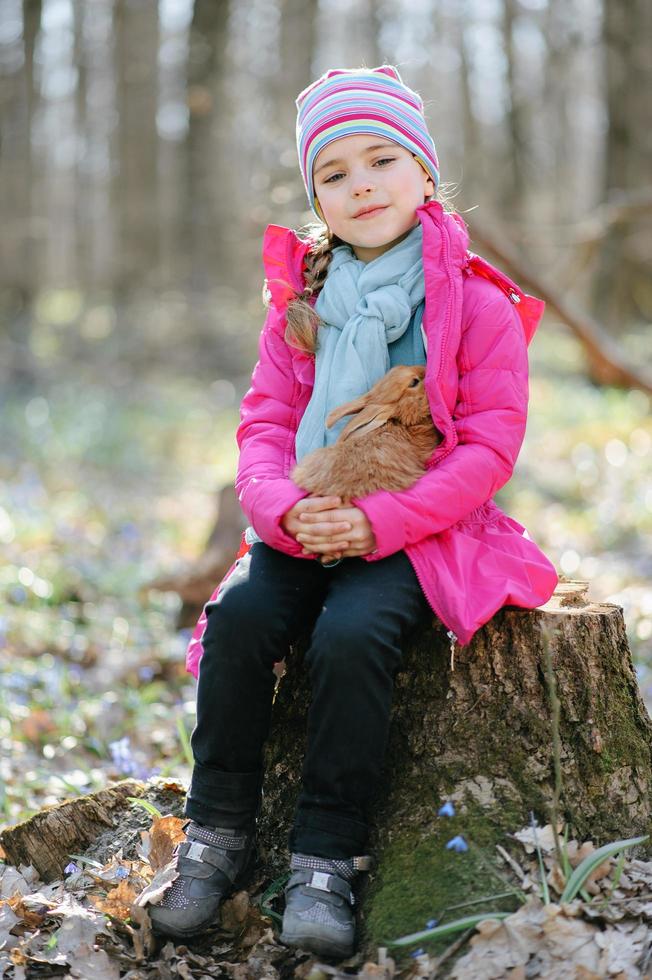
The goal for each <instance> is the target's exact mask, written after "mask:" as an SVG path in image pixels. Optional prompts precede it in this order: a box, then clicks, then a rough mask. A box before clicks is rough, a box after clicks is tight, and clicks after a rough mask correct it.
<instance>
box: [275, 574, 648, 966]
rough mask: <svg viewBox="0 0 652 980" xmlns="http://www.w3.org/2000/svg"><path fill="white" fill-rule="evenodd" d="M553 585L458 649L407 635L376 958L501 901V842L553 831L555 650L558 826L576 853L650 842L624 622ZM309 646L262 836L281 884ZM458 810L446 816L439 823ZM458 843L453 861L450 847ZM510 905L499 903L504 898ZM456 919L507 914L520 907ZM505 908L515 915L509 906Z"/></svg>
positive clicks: (278, 706)
mask: <svg viewBox="0 0 652 980" xmlns="http://www.w3.org/2000/svg"><path fill="white" fill-rule="evenodd" d="M586 590H587V586H586V584H583V583H574V582H568V583H560V585H559V587H558V589H557V591H556V592H555V595H554V596H553V598H552V599H551V600H550V602H549V603H548V604H546V605H545V606H543V607H542V608H540V609H536V610H532V611H530V610H522V609H516V608H509V609H503V610H501V611H500V612H499V613H498V614H497V615H496V616H495V617H494V618H493V619H492V620H491V622H490V623H488V624H487V625H486V626H485V627H484V628H483V629H482V630H480V632H479V633H477V634H476V636H475V637H474V640H473V642H472V643H471V644H470V645H469V646H467V647H464V648H461V649H460V648H458V649H457V650H456V651H455V655H454V659H453V662H452V663H451V650H450V646H449V641H448V639H447V637H446V633H445V630H444V629H443V627H442V626H441V624H439V623H438V621H435V622H433V625H432V627H428V628H427V629H425V630H424V631H422V632H420V633H419V634H418V635H415V636H414V637H413V639H412V641H411V643H410V646H409V649H408V650H407V651H406V656H405V660H404V665H403V667H402V669H401V670H400V672H399V673H398V675H397V677H396V686H395V697H394V704H393V710H392V723H391V731H390V738H389V746H388V751H387V757H386V763H385V772H384V779H383V784H382V786H381V787H380V788H379V793H378V798H377V801H376V804H375V806H374V810H373V820H374V829H373V838H372V850H373V852H374V854H375V856H376V861H377V868H376V871H375V872H374V873H372V874H371V875H370V877H369V883H368V886H367V893H366V895H365V896H364V903H363V908H364V912H363V915H364V919H363V935H364V937H365V942H366V944H367V948H368V949H369V950H372V949H373V947H375V946H376V945H382V944H383V941H386V940H389V939H393V938H396V937H398V936H401V935H405V934H407V933H410V932H414V931H418V930H419V929H423V928H424V927H425V922H426V921H427V920H428V919H430V918H438V917H439V915H440V914H441V913H442V911H443V910H444V909H445V908H447V907H449V906H451V905H455V904H456V903H461V902H469V901H471V900H474V899H477V898H480V897H483V896H487V895H491V894H495V893H496V892H504V891H505V887H504V884H503V885H501V882H500V880H498V874H497V872H498V866H497V864H496V850H495V845H496V843H502V844H503V846H504V845H505V843H506V840H505V835H506V834H507V833H508V832H510V831H511V832H512V833H514V832H515V831H517V830H519V829H521V828H522V827H524V826H525V825H527V824H528V823H529V822H530V812H533V813H534V815H535V818H536V819H537V820H538V822H539V825H543V824H545V823H549V822H550V821H551V811H550V804H551V801H552V798H553V790H554V767H553V751H552V727H551V717H552V711H551V703H550V696H549V690H548V683H547V680H546V666H545V664H546V657H545V649H546V645H548V648H549V651H550V656H551V660H552V665H553V671H554V675H555V679H556V686H557V694H558V698H559V702H560V725H559V727H560V737H561V753H560V754H561V772H562V779H563V789H562V795H561V804H560V810H559V816H560V819H561V820H563V821H565V822H567V823H568V824H569V827H570V832H571V835H572V836H574V837H577V839H579V840H585V839H587V838H592V839H593V840H594V841H596V842H599V843H604V842H606V841H608V840H614V839H621V838H626V837H633V836H636V835H639V834H645V833H647V832H648V830H649V829H650V813H651V809H652V800H651V796H650V790H651V786H652V765H651V763H652V759H651V755H652V753H651V736H652V722H651V720H650V718H649V715H648V713H647V710H646V708H645V705H644V703H643V701H642V698H641V696H640V693H639V688H638V683H637V679H636V674H635V672H634V669H633V666H632V661H631V654H630V651H629V647H628V643H627V637H626V633H625V624H624V620H623V614H622V609H621V608H620V607H619V606H615V605H609V604H605V603H593V602H590V601H588V600H587V598H586ZM304 649H305V641H304V642H303V644H298V645H297V648H296V649H295V650H293V651H292V654H291V656H290V657H289V658H288V664H287V673H286V676H285V677H284V678H283V679H282V681H281V683H280V686H279V690H278V693H277V697H276V701H275V704H274V713H273V721H272V732H271V735H270V740H269V742H268V745H267V748H266V754H267V776H266V783H265V799H264V807H263V815H262V827H261V838H262V840H263V842H265V843H266V844H269V845H270V850H269V853H268V858H269V866H270V872H273V871H276V870H279V871H281V870H283V868H284V861H285V859H286V851H285V847H286V838H287V831H288V828H289V826H290V824H291V819H292V812H293V808H294V803H295V799H296V795H297V792H298V788H299V780H300V773H301V762H302V758H303V753H304V747H305V729H306V715H307V706H308V704H309V700H310V694H309V685H308V681H307V677H306V676H305V672H304V671H303V670H302V651H303V650H304ZM446 800H451V801H453V803H454V804H455V808H456V815H455V816H454V817H453V818H445V817H439V816H438V809H439V807H440V805H441V804H442V803H443V802H444V801H446ZM456 835H463V836H464V838H465V840H466V841H468V843H469V845H470V849H469V851H467V852H466V853H463V854H460V853H455V852H454V851H451V850H447V849H446V846H445V845H446V843H447V841H449V840H450V839H451V838H453V837H454V836H456ZM503 901H504V900H503ZM507 901H508V904H507V905H505V904H503V903H502V902H500V901H499V902H496V901H494V902H490V903H488V904H487V905H483V904H477V905H474V906H471V907H470V908H468V909H464V908H463V909H461V910H460V911H459V912H457V913H453V915H452V916H449V918H450V917H455V916H456V915H459V916H461V915H466V914H471V912H481V911H485V910H489V909H497V908H501V907H502V908H508V909H509V908H514V907H515V905H514V903H513V899H509V900H507ZM509 902H511V903H512V904H511V905H510V904H509Z"/></svg>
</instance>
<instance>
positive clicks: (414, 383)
mask: <svg viewBox="0 0 652 980" xmlns="http://www.w3.org/2000/svg"><path fill="white" fill-rule="evenodd" d="M420 381H421V378H412V380H411V381H410V383H409V385H408V388H416V386H417V385H418V384H419V382H420Z"/></svg>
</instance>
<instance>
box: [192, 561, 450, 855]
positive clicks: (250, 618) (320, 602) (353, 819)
mask: <svg viewBox="0 0 652 980" xmlns="http://www.w3.org/2000/svg"><path fill="white" fill-rule="evenodd" d="M206 612H207V617H208V622H207V626H206V630H205V633H204V638H203V645H204V656H203V658H202V660H201V665H200V671H199V684H198V689H197V725H196V727H195V729H194V731H193V733H192V739H191V744H192V750H193V755H194V768H193V774H192V782H191V786H190V790H189V793H188V798H187V801H186V811H185V812H186V816H188V817H192V818H193V819H194V820H197V821H199V822H200V823H206V824H212V825H214V826H224V827H237V826H238V825H239V824H242V823H243V822H245V821H246V818H247V816H248V815H249V814H250V813H251V812H252V811H253V810H255V808H256V805H257V802H258V798H259V794H260V786H261V782H262V776H263V772H262V748H263V744H264V742H265V740H266V738H267V735H268V732H269V725H270V715H271V706H272V695H273V691H274V685H275V681H276V675H275V674H274V672H273V669H272V668H273V664H274V662H275V661H277V660H282V659H283V657H284V656H285V654H286V652H287V649H288V646H289V645H290V643H292V642H293V641H294V640H295V639H296V638H297V637H298V636H300V635H302V634H304V633H308V632H310V645H309V647H308V650H307V652H306V658H305V659H306V666H307V669H308V671H309V676H310V682H311V686H312V696H313V699H312V703H311V706H310V711H309V715H308V732H307V749H306V755H305V760H304V767H303V774H302V790H301V793H300V796H299V800H298V804H297V810H296V814H295V819H294V825H293V827H292V830H291V834H290V849H291V850H292V851H298V852H302V853H304V854H315V855H319V856H320V857H331V858H336V857H339V858H348V857H351V856H353V855H354V854H361V853H363V850H364V848H365V846H366V843H367V836H368V826H367V806H368V803H369V800H370V798H371V797H372V795H373V793H374V790H375V789H376V788H377V786H378V779H379V776H380V772H381V768H382V764H383V759H384V755H385V748H386V743H387V732H388V727H389V713H390V707H391V702H392V693H393V687H394V676H395V674H396V671H397V669H398V668H399V666H400V662H401V656H402V646H403V644H404V640H405V637H406V635H407V634H408V633H409V632H410V631H411V630H412V629H414V628H415V627H416V626H417V625H418V624H419V623H422V622H425V621H426V620H427V617H428V616H431V615H432V613H431V611H430V607H429V605H428V603H427V601H426V599H425V598H424V596H423V593H422V591H421V587H420V586H419V583H418V581H417V578H416V575H415V573H414V570H413V568H412V565H411V563H410V561H409V559H408V558H407V556H406V555H405V553H404V552H402V551H401V552H397V553H396V554H395V555H391V556H390V557H388V558H384V559H381V560H379V561H375V562H366V561H364V559H362V558H347V559H344V561H342V562H341V563H340V564H339V565H336V566H334V567H333V568H324V566H323V565H321V564H320V563H319V562H318V561H316V560H304V559H299V558H290V557H289V556H287V555H285V554H283V553H282V552H280V551H276V550H275V549H273V548H269V547H268V546H267V545H266V544H263V543H262V542H257V543H256V544H254V545H253V547H252V548H251V551H250V552H249V553H248V554H247V555H245V556H244V557H243V558H241V559H239V561H238V563H237V566H236V568H235V570H234V571H233V572H232V573H231V575H230V576H229V579H228V580H227V582H226V584H225V586H224V588H223V589H222V592H221V593H220V595H219V597H218V598H217V599H216V600H215V602H213V603H210V604H209V605H208V606H207V609H206Z"/></svg>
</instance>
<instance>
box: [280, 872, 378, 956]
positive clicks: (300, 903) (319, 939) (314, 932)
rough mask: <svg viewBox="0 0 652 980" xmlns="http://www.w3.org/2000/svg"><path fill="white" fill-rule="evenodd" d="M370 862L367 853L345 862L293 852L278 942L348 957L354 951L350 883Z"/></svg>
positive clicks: (322, 954)
mask: <svg viewBox="0 0 652 980" xmlns="http://www.w3.org/2000/svg"><path fill="white" fill-rule="evenodd" d="M371 863H372V859H371V858H370V857H369V856H367V855H365V856H360V857H353V858H348V860H346V861H345V860H340V859H338V858H332V859H331V858H320V857H313V856H312V855H310V854H293V855H292V858H291V860H290V871H291V872H292V873H291V875H290V880H289V881H288V883H287V885H286V886H285V913H284V915H283V931H282V933H281V936H280V940H281V942H282V943H285V944H286V946H297V947H298V948H299V949H305V950H309V951H310V952H312V953H318V954H319V955H321V956H331V957H334V958H338V959H345V958H346V957H347V956H351V955H352V954H353V952H354V950H355V916H354V912H353V906H354V905H355V898H354V896H353V891H352V887H351V886H352V883H353V881H354V879H355V878H356V877H357V875H358V872H360V871H368V870H369V868H370V867H371Z"/></svg>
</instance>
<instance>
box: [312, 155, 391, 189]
mask: <svg viewBox="0 0 652 980" xmlns="http://www.w3.org/2000/svg"><path fill="white" fill-rule="evenodd" d="M395 159H396V158H395V157H381V158H380V160H375V161H374V163H373V166H374V167H375V166H376V164H377V163H391V162H392V161H393V160H395ZM341 176H342V174H340V173H337V174H331V176H330V177H328V178H327V179H326V180H325V181H324V183H325V184H333V183H337V181H336V180H335V177H341Z"/></svg>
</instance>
